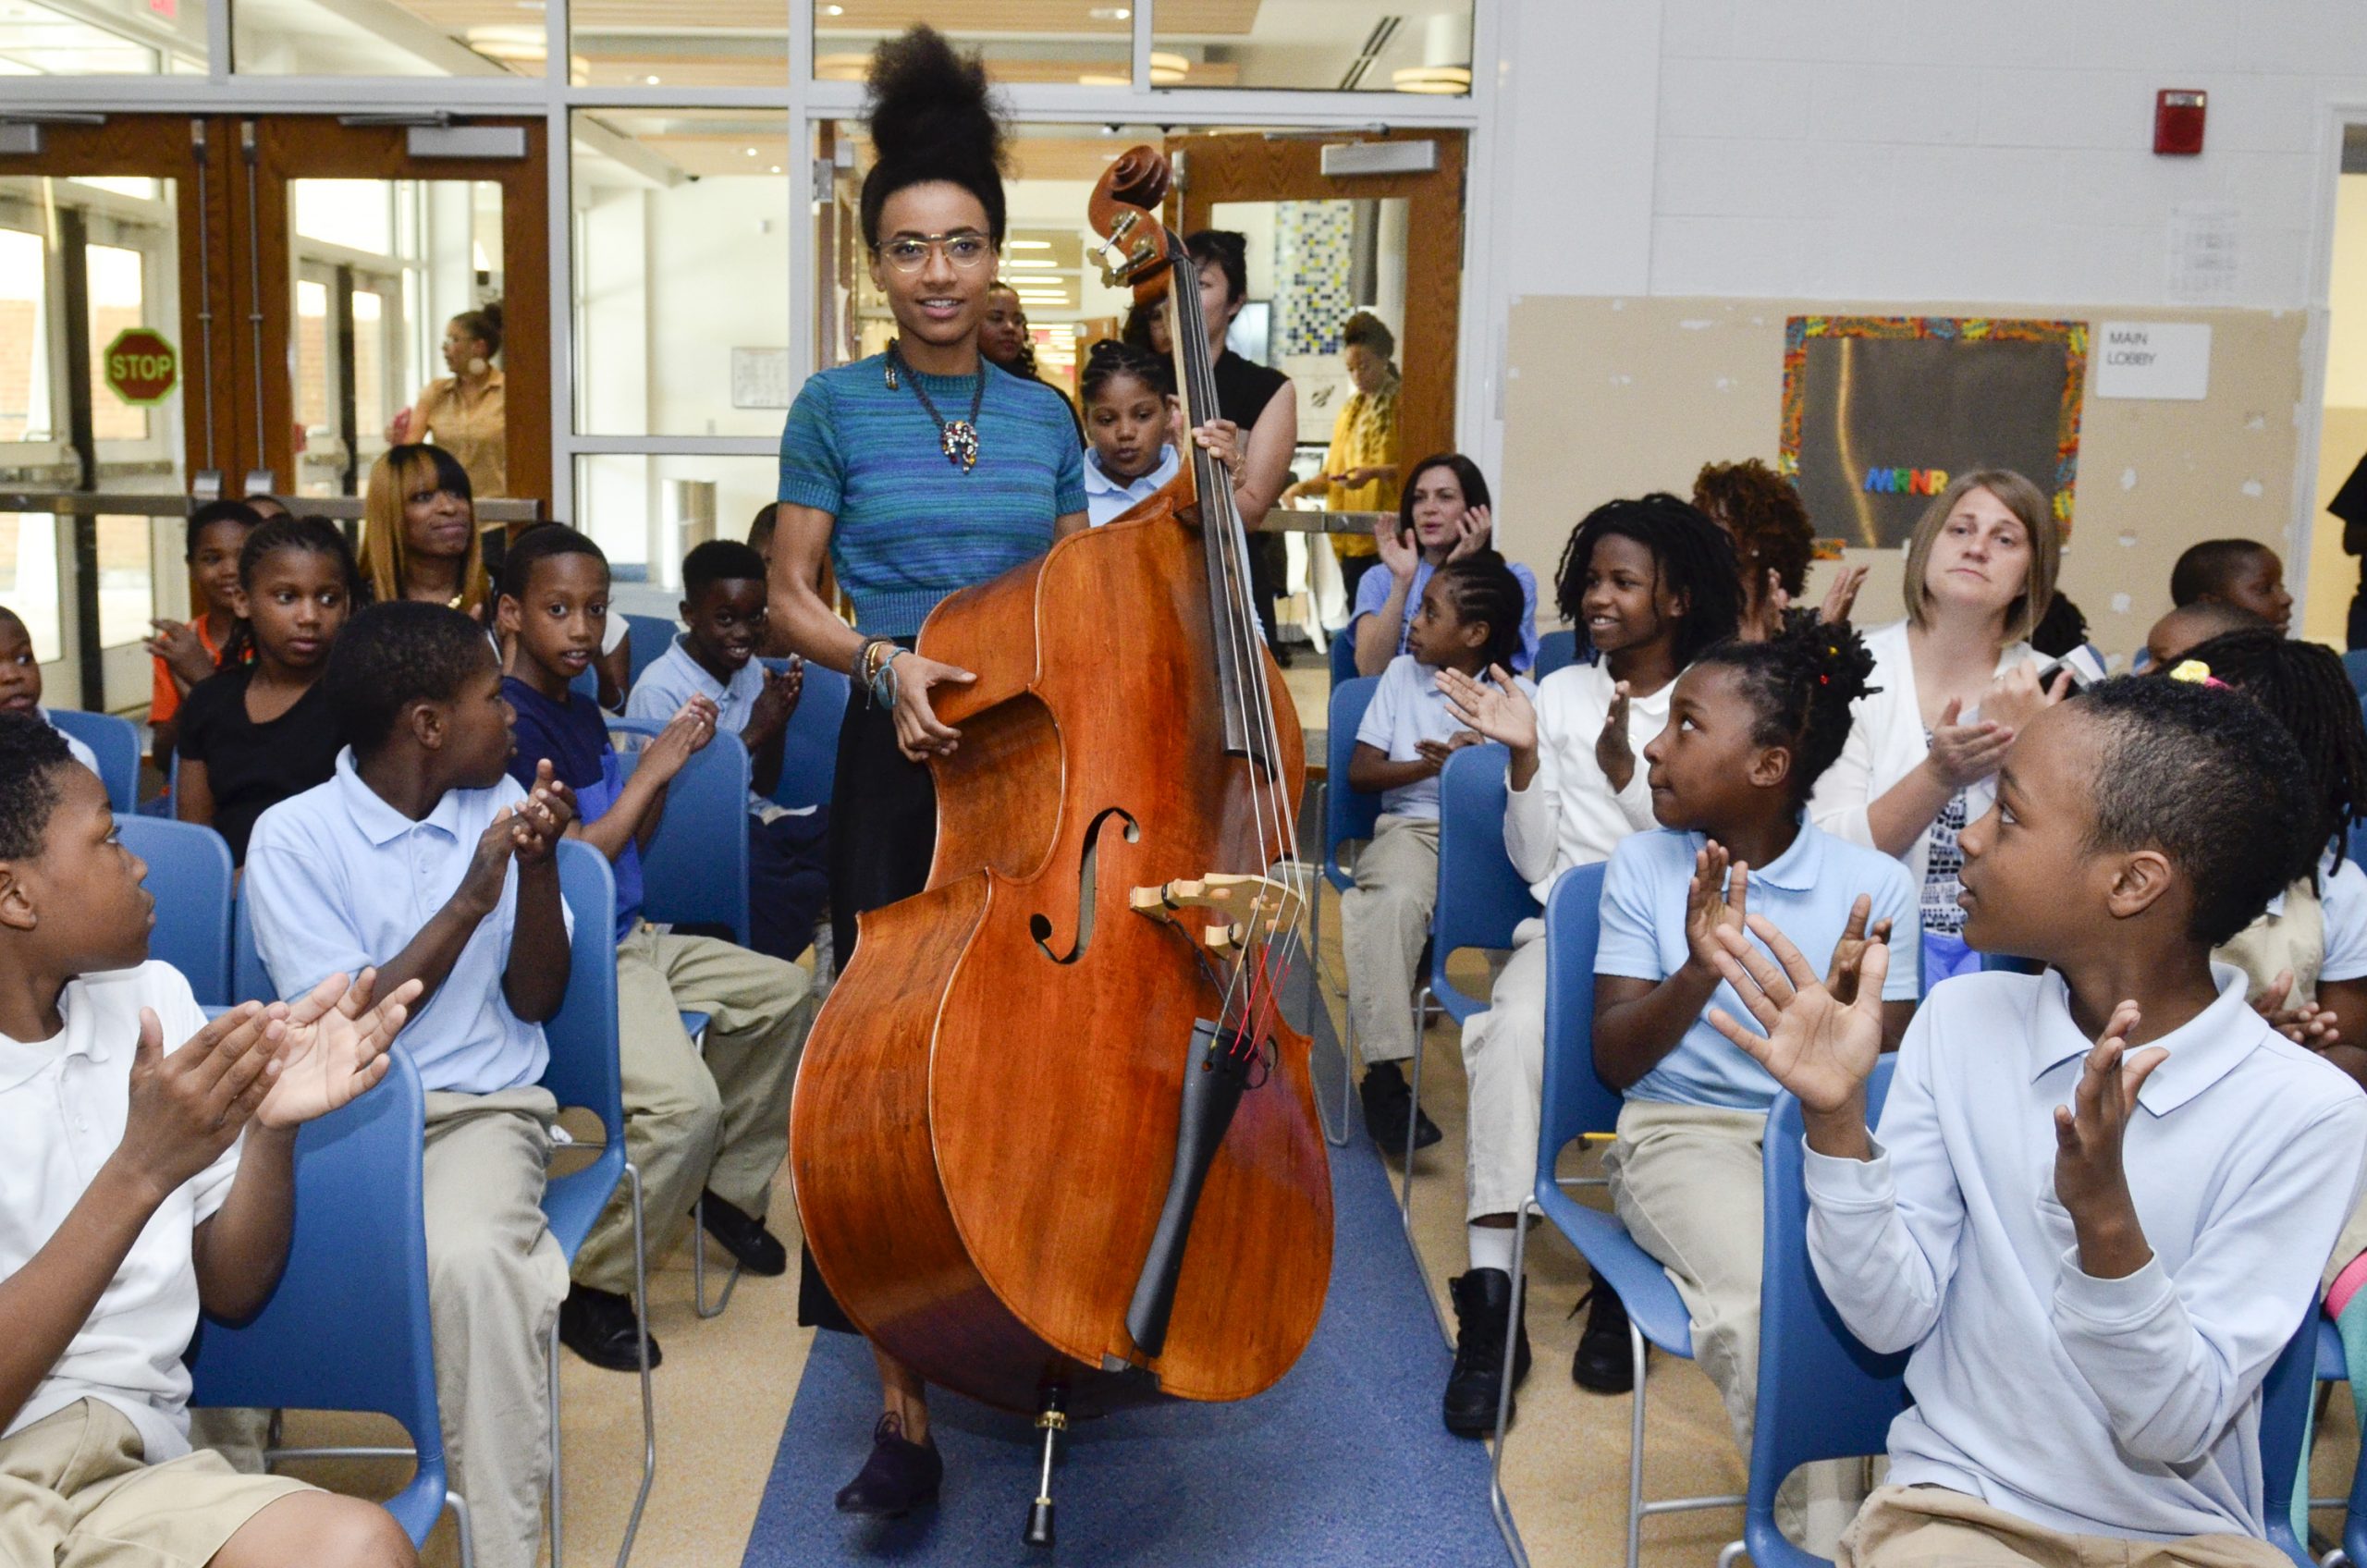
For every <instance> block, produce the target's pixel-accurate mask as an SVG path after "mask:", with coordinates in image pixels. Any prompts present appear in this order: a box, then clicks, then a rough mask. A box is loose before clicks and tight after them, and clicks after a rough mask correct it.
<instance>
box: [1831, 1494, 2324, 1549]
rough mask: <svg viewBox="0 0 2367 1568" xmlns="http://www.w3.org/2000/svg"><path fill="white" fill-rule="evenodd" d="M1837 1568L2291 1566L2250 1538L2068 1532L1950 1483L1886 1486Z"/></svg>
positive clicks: (1863, 1514)
mask: <svg viewBox="0 0 2367 1568" xmlns="http://www.w3.org/2000/svg"><path fill="white" fill-rule="evenodd" d="M1834 1562H1835V1568H2013V1565H2015V1564H2022V1565H2026V1568H2289V1563H2288V1562H2287V1558H2286V1556H2285V1554H2284V1553H2283V1552H2281V1551H2279V1550H2276V1548H2275V1547H2273V1546H2271V1545H2269V1544H2268V1543H2267V1542H2266V1541H2258V1540H2254V1539H2252V1538H2251V1537H2249V1536H2189V1537H2187V1538H2186V1539H2184V1540H2179V1541H2131V1540H2122V1539H2119V1538H2117V1537H2111V1536H2069V1535H2065V1534H2063V1533H2061V1532H2060V1531H2056V1530H2050V1529H2048V1528H2046V1527H2045V1526H2044V1525H2033V1524H2031V1523H2030V1521H2029V1520H2027V1519H2022V1518H2019V1517H2017V1516H2016V1515H2014V1514H2011V1513H2006V1512H2005V1510H2004V1509H2001V1508H1992V1507H1990V1506H1989V1504H1987V1503H1985V1502H1982V1501H1981V1500H1980V1499H1978V1498H1973V1497H1967V1496H1966V1495H1965V1494H1964V1493H1962V1492H1957V1491H1950V1490H1948V1489H1947V1488H1944V1487H1882V1488H1876V1490H1875V1492H1874V1494H1873V1495H1872V1496H1871V1497H1870V1498H1868V1499H1867V1500H1866V1506H1865V1507H1864V1508H1863V1509H1861V1510H1859V1511H1858V1518H1857V1522H1856V1523H1854V1524H1852V1525H1850V1526H1849V1528H1848V1529H1847V1531H1846V1532H1845V1533H1844V1534H1843V1535H1842V1537H1841V1546H1840V1550H1839V1553H1838V1554H1837V1556H1836V1557H1835V1559H1834Z"/></svg>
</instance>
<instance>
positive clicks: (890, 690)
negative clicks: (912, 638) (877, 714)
mask: <svg viewBox="0 0 2367 1568" xmlns="http://www.w3.org/2000/svg"><path fill="white" fill-rule="evenodd" d="M911 651H912V650H911V649H909V648H900V647H898V646H896V644H894V643H889V644H888V653H887V654H886V655H885V656H883V657H882V658H881V659H880V660H879V668H877V669H876V670H874V671H873V672H872V675H871V680H870V691H871V700H872V701H873V702H875V703H877V704H879V705H880V706H881V707H883V708H889V709H892V708H894V707H895V705H896V697H897V694H898V692H897V682H896V655H898V654H903V653H910V652H911Z"/></svg>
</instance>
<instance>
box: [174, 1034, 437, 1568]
mask: <svg viewBox="0 0 2367 1568" xmlns="http://www.w3.org/2000/svg"><path fill="white" fill-rule="evenodd" d="M424 1104H425V1102H424V1100H423V1096H422V1095H421V1092H420V1086H419V1072H418V1070H417V1069H415V1068H413V1067H412V1066H411V1058H410V1056H409V1054H408V1053H406V1052H405V1051H403V1050H402V1049H400V1048H399V1047H398V1048H397V1049H396V1050H395V1051H394V1052H393V1059H392V1064H391V1065H390V1066H389V1067H388V1068H387V1070H386V1078H385V1080H384V1081H383V1082H381V1083H380V1084H379V1085H378V1086H377V1087H376V1088H375V1089H373V1090H371V1091H370V1093H368V1094H366V1095H363V1096H362V1097H360V1098H359V1099H357V1100H355V1101H354V1102H353V1103H352V1104H350V1105H348V1106H346V1107H344V1108H343V1109H339V1110H337V1111H333V1112H331V1113H330V1114H329V1115H327V1116H324V1117H322V1118H321V1119H320V1120H319V1121H313V1122H311V1123H309V1124H307V1125H306V1126H305V1127H304V1128H302V1129H301V1130H300V1132H299V1133H297V1134H296V1206H295V1229H294V1231H293V1233H292V1235H291V1236H290V1237H289V1239H288V1267H287V1268H286V1270H285V1271H284V1272H283V1273H282V1274H281V1275H280V1277H279V1283H278V1284H277V1285H276V1287H274V1289H273V1291H272V1293H271V1299H270V1301H268V1302H266V1303H265V1304H264V1308H263V1310H262V1311H261V1312H259V1313H257V1314H256V1315H255V1317H253V1318H252V1319H251V1320H250V1321H248V1322H246V1323H244V1324H240V1325H238V1326H236V1327H233V1326H231V1325H229V1324H227V1323H223V1322H219V1321H216V1320H215V1319H212V1318H208V1319H205V1320H204V1321H202V1323H201V1324H200V1325H199V1327H198V1332H197V1339H196V1343H195V1347H194V1351H193V1355H192V1359H191V1361H190V1377H191V1378H192V1379H193V1382H194V1385H195V1386H194V1390H193V1391H192V1393H191V1395H190V1403H191V1404H194V1405H228V1406H247V1407H257V1408H262V1409H267V1410H276V1409H281V1408H288V1409H296V1410H344V1411H365V1412H374V1413H375V1414H378V1415H390V1416H392V1417H394V1419H395V1420H397V1421H398V1422H399V1423H401V1425H402V1427H403V1430H404V1431H405V1432H406V1433H408V1434H409V1435H410V1437H411V1447H410V1448H408V1449H387V1448H362V1449H276V1450H274V1451H272V1454H271V1457H272V1458H273V1459H275V1460H277V1459H327V1458H380V1457H393V1456H399V1455H403V1454H410V1455H411V1457H413V1458H414V1459H415V1461H416V1463H417V1466H418V1467H417V1469H416V1470H415V1471H414V1472H413V1473H412V1476H411V1484H410V1485H408V1486H406V1487H405V1488H403V1489H402V1490H401V1491H400V1492H399V1493H397V1494H396V1496H395V1497H394V1499H393V1501H389V1502H388V1503H387V1504H386V1512H388V1513H392V1514H393V1515H394V1516H395V1520H396V1522H397V1523H398V1524H399V1525H402V1527H403V1531H404V1533H405V1534H407V1535H409V1536H410V1537H411V1544H412V1545H414V1546H420V1545H424V1544H425V1542H426V1540H427V1536H428V1532H429V1531H431V1530H433V1529H434V1528H435V1519H436V1515H438V1514H439V1513H442V1512H443V1511H444V1510H445V1509H446V1508H450V1509H451V1510H452V1513H453V1514H454V1516H455V1518H456V1519H457V1520H458V1522H459V1524H460V1561H461V1562H462V1563H463V1564H464V1565H465V1564H468V1563H472V1562H474V1561H475V1555H474V1551H473V1550H472V1544H471V1542H470V1539H469V1511H468V1505H467V1503H466V1502H465V1501H462V1499H461V1498H460V1494H459V1493H458V1492H455V1491H453V1490H452V1489H451V1486H450V1482H449V1477H448V1475H447V1473H446V1470H445V1466H444V1428H443V1426H442V1424H441V1422H440V1421H439V1420H438V1418H437V1413H436V1406H435V1352H434V1350H433V1348H432V1346H431V1344H430V1341H429V1317H428V1307H427V1225H426V1219H425V1216H424V1214H423V1210H422V1201H421V1195H420V1182H421V1177H420V1162H421V1157H422V1148H423V1127H424V1122H425V1111H424ZM364 1323H366V1324H368V1325H369V1326H370V1331H369V1333H368V1334H367V1335H366V1336H365V1338H364V1339H363V1340H362V1341H356V1340H355V1338H354V1337H353V1336H352V1335H350V1334H344V1333H324V1332H322V1329H323V1327H324V1326H325V1325H330V1324H346V1325H355V1324H364ZM357 1347H359V1348H357Z"/></svg>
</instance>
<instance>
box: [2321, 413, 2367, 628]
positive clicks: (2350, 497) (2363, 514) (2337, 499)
mask: <svg viewBox="0 0 2367 1568" xmlns="http://www.w3.org/2000/svg"><path fill="white" fill-rule="evenodd" d="M2326 510H2328V511H2330V512H2332V513H2334V515H2335V516H2336V517H2338V518H2340V519H2342V553H2343V554H2344V555H2346V556H2357V557H2360V562H2359V586H2358V587H2357V588H2356V589H2354V590H2353V591H2352V592H2351V595H2350V619H2349V624H2348V625H2347V626H2345V628H2344V633H2343V639H2342V645H2343V646H2344V647H2346V648H2367V458H2361V459H2359V466H2358V467H2357V468H2354V469H2352V470H2351V471H2350V477H2349V479H2346V480H2344V481H2343V482H2342V488H2341V489H2339V490H2337V491H2336V492H2335V493H2334V499H2333V500H2331V501H2328V502H2327V503H2326Z"/></svg>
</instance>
